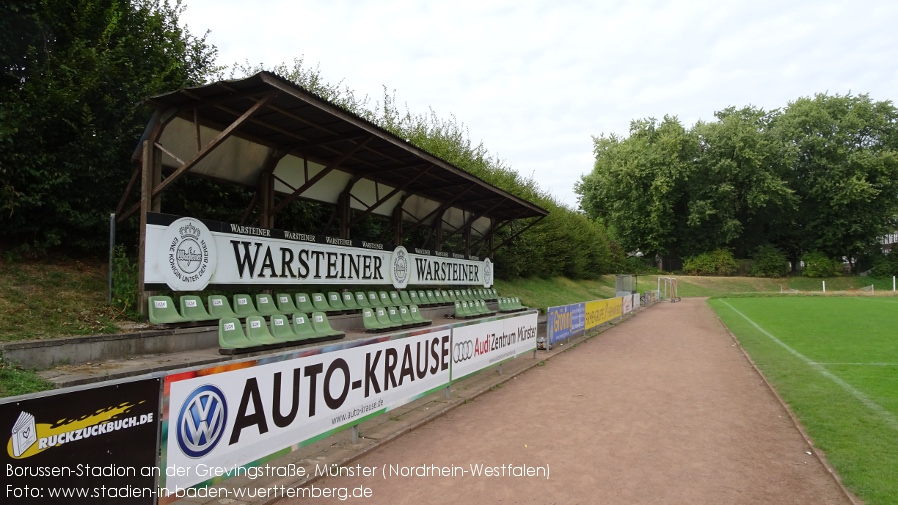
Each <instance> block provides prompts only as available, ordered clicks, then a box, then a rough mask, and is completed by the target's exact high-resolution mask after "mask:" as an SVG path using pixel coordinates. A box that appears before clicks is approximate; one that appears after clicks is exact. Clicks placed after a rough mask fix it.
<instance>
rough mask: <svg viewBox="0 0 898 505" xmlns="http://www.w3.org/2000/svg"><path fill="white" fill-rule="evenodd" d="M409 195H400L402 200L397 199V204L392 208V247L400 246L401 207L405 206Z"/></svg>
mask: <svg viewBox="0 0 898 505" xmlns="http://www.w3.org/2000/svg"><path fill="white" fill-rule="evenodd" d="M411 195H412V194H411V193H406V194H404V195H402V198H400V199H399V203H398V204H396V207H394V208H393V230H394V235H393V245H397V246H400V245H402V212H403V211H402V206H403V205H405V201H406V200H407V199H408V197H410V196H411Z"/></svg>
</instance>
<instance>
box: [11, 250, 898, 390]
mask: <svg viewBox="0 0 898 505" xmlns="http://www.w3.org/2000/svg"><path fill="white" fill-rule="evenodd" d="M106 276H107V267H106V264H105V263H103V262H101V261H73V260H59V261H52V260H44V261H8V260H3V259H0V342H10V341H16V340H32V339H44V338H57V337H66V336H78V335H97V334H108V333H119V332H122V331H126V330H125V329H124V328H128V327H133V326H134V323H135V320H134V319H133V318H130V317H128V316H126V315H125V314H122V313H121V312H119V311H118V310H116V309H114V308H112V307H109V306H108V305H107V304H106V296H107V295H106V289H107V279H106ZM677 278H678V279H679V294H680V296H681V297H690V296H723V295H727V296H739V295H748V294H754V295H757V294H765V295H766V294H775V293H779V292H780V286H784V287H786V288H790V289H799V290H802V291H820V288H821V281H820V280H819V279H805V278H800V277H799V278H789V279H755V278H737V277H731V278H709V277H684V276H678V277H677ZM870 283H871V280H870V279H867V278H855V277H840V278H834V279H828V280H827V290H828V291H836V290H853V289H858V288H860V287H861V286H864V285H869V284H870ZM656 285H657V276H640V277H639V278H638V283H637V289H638V290H639V291H640V292H643V291H646V290H649V289H654V288H655V287H656ZM496 288H497V289H498V290H499V293H500V294H502V295H504V296H518V297H520V298H521V301H522V302H523V303H524V305H527V306H530V307H538V308H540V309H542V310H545V308H546V307H549V306H554V305H564V304H568V303H575V302H580V301H587V300H595V299H600V298H608V297H612V296H614V276H604V277H602V278H601V279H598V280H581V281H572V280H569V279H564V278H555V279H517V280H514V281H497V282H496ZM876 289H877V290H881V291H885V290H891V279H882V280H878V281H876ZM42 385H43V386H44V387H50V386H49V384H45V383H43V382H42V381H41V380H40V378H39V377H37V376H36V375H34V374H33V373H29V372H27V371H21V370H17V369H15V368H14V367H11V366H9V365H8V364H3V362H2V361H0V396H9V395H13V394H19V393H22V392H27V391H31V390H35V389H36V388H40V387H42Z"/></svg>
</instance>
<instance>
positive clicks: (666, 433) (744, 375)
mask: <svg viewBox="0 0 898 505" xmlns="http://www.w3.org/2000/svg"><path fill="white" fill-rule="evenodd" d="M478 465H479V466H480V468H481V469H482V470H481V471H482V472H483V471H484V470H483V468H484V467H488V468H490V469H491V470H492V471H494V472H495V473H498V474H499V475H498V476H485V475H483V474H481V475H480V476H476V475H472V471H473V470H476V468H477V467H478ZM503 465H505V466H504V468H503ZM346 468H347V469H345V470H344V475H341V476H336V477H328V478H326V479H323V480H319V481H317V482H315V483H314V484H313V486H315V487H316V488H318V489H319V491H323V490H325V489H328V488H345V489H346V490H347V492H348V493H350V496H351V494H352V492H353V489H361V488H359V486H364V488H366V489H367V492H370V494H371V496H370V497H369V498H349V499H348V500H345V501H344V500H340V499H339V498H335V499H331V500H327V499H314V500H309V499H308V498H306V499H293V500H283V501H281V502H279V503H282V504H299V503H309V502H310V501H311V502H314V503H358V504H365V505H368V504H415V505H417V504H440V503H446V504H459V503H465V504H467V503H470V504H481V503H482V504H499V503H509V504H510V503H521V504H523V503H534V504H536V503H538V504H551V503H558V504H577V503H583V504H639V503H644V504H665V503H669V504H687V503H689V504H754V503H756V504H764V505H768V504H780V503H782V504H793V503H796V504H797V503H802V504H804V503H808V504H850V501H849V500H848V499H847V498H846V497H845V496H844V495H843V494H842V492H841V490H840V488H839V487H838V486H837V485H836V483H835V482H834V481H833V479H832V477H830V476H829V475H828V474H827V471H826V470H825V469H824V468H823V466H822V465H821V464H820V463H819V462H818V461H817V460H816V459H815V458H814V457H813V456H812V455H811V454H810V448H809V447H808V446H807V444H806V442H805V441H804V439H803V438H802V437H801V435H800V433H799V432H798V430H797V429H796V428H795V426H794V425H793V424H792V421H791V420H790V418H789V416H788V414H787V412H785V411H784V410H783V408H782V407H781V405H780V404H779V402H778V401H777V400H776V398H775V397H774V396H773V394H772V393H771V392H770V391H769V390H768V389H767V387H766V385H765V384H764V382H763V381H762V380H761V378H760V377H759V376H758V375H757V373H756V372H755V371H754V369H753V368H752V367H751V365H750V363H748V361H747V360H746V359H745V357H744V356H743V355H742V353H741V352H740V350H739V348H738V347H737V346H735V344H734V343H733V341H732V339H731V338H730V336H729V335H728V334H727V332H726V331H725V329H724V328H723V326H722V325H721V324H720V323H719V322H718V321H717V319H716V317H715V315H714V314H713V312H712V311H711V309H710V308H709V307H708V306H707V304H706V303H705V300H703V299H684V300H683V301H682V302H681V303H674V304H668V303H665V304H659V305H656V306H655V307H652V308H650V309H649V310H645V311H643V312H641V313H640V314H638V315H637V316H636V317H634V318H632V319H630V320H628V321H626V322H625V323H624V324H621V325H619V326H617V327H615V328H612V329H610V330H608V331H606V332H604V333H602V334H600V335H598V336H597V337H595V338H592V339H590V340H588V341H586V342H585V343H583V344H581V345H579V346H577V347H576V348H574V349H572V350H571V351H569V352H566V353H563V354H561V355H559V356H556V357H554V358H552V359H551V360H548V361H546V364H545V366H542V367H537V368H535V369H532V370H531V371H528V372H526V373H523V374H521V375H519V376H517V377H516V378H515V380H512V381H510V382H508V383H506V384H505V385H504V386H503V387H501V388H498V389H496V390H495V391H493V392H491V393H489V394H486V395H483V396H481V397H479V398H478V399H477V400H475V401H472V402H470V403H469V404H468V405H464V406H461V407H459V408H457V409H455V410H453V411H451V412H449V413H448V414H447V415H445V416H443V417H441V418H439V419H437V420H436V421H434V422H431V423H429V424H427V425H425V426H423V427H422V428H420V429H418V430H416V431H414V432H412V433H410V434H408V435H406V436H404V437H401V438H400V439H398V440H397V441H395V442H393V443H391V444H389V445H387V446H385V447H382V448H380V449H378V450H376V451H373V452H371V453H369V454H367V455H365V456H364V457H362V458H360V459H359V460H358V461H356V462H355V463H353V466H351V467H346ZM350 470H351V471H350ZM390 470H396V471H398V472H399V473H400V474H402V473H410V474H412V475H410V476H390V475H389V474H388V475H387V478H384V472H389V471H390ZM366 471H369V472H371V473H373V474H374V475H373V476H370V477H365V476H347V475H345V474H346V473H356V474H364V473H365V472H366ZM503 472H504V473H505V474H506V475H505V476H502V475H501V474H502V473H503ZM522 472H523V473H524V474H526V473H527V472H531V473H535V474H536V475H532V476H513V475H512V476H510V475H508V474H509V473H512V474H517V473H522ZM546 472H547V473H548V478H546V477H545V475H544V474H545V473H546ZM441 473H447V474H448V475H445V476H443V475H440V474H441ZM414 474H419V475H414ZM420 474H425V475H420ZM325 492H326V491H325ZM360 492H361V491H357V493H360Z"/></svg>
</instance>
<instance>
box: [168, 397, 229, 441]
mask: <svg viewBox="0 0 898 505" xmlns="http://www.w3.org/2000/svg"><path fill="white" fill-rule="evenodd" d="M227 419H228V405H227V403H225V396H224V393H222V392H221V390H220V389H218V388H217V387H215V386H212V385H209V384H206V385H205V386H200V387H198V388H196V389H194V390H193V392H192V393H190V395H189V396H188V397H187V399H186V400H184V404H183V405H182V406H181V412H180V413H179V414H178V425H177V428H176V429H177V434H178V446H179V447H181V451H182V452H183V453H184V454H186V455H187V456H188V457H191V458H200V457H203V456H205V455H206V454H209V452H210V451H211V450H212V449H214V448H215V446H216V445H217V444H218V441H219V440H221V437H222V435H224V431H225V424H226V423H227Z"/></svg>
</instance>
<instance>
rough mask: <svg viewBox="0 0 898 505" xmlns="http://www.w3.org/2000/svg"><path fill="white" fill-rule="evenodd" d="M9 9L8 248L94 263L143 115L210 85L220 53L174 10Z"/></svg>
mask: <svg viewBox="0 0 898 505" xmlns="http://www.w3.org/2000/svg"><path fill="white" fill-rule="evenodd" d="M0 9H2V10H0V23H2V25H0V33H2V34H3V35H2V37H3V42H4V45H3V52H2V53H0V55H2V57H3V61H2V62H0V66H2V69H0V70H2V81H0V86H2V87H0V146H2V149H0V212H2V214H0V216H2V217H0V223H2V224H0V241H3V242H5V243H6V244H7V246H20V247H21V246H23V245H24V246H30V247H36V248H39V249H47V248H52V247H55V246H62V245H64V246H65V247H66V249H67V250H68V251H85V252H86V251H95V250H97V249H99V248H100V247H102V245H103V244H104V243H105V238H104V237H105V235H106V233H105V230H106V222H107V217H108V212H110V211H111V210H113V209H114V208H115V205H116V203H117V201H118V198H119V197H120V196H121V193H122V191H123V189H124V187H125V184H126V183H127V181H128V178H129V177H130V175H131V171H132V165H131V162H130V157H131V153H132V152H133V151H134V148H135V145H136V141H137V139H139V138H140V135H141V132H142V130H143V128H144V126H145V125H146V123H147V121H148V119H149V114H150V112H149V109H147V108H145V107H143V106H141V105H140V103H141V102H142V101H143V99H145V98H146V97H148V96H152V95H155V94H159V93H162V92H167V91H171V90H172V89H177V88H178V87H182V86H189V85H197V84H201V83H202V82H204V80H205V79H206V78H207V77H208V76H210V75H211V74H212V73H213V72H215V71H216V70H217V69H216V67H215V66H214V60H215V56H216V50H215V48H214V47H213V46H211V45H209V44H208V43H207V42H206V40H205V36H203V37H195V36H193V35H191V34H190V33H189V32H188V31H187V30H186V29H184V28H181V27H180V26H179V24H178V16H179V14H180V13H181V12H182V11H183V9H182V7H181V5H180V3H175V4H171V3H170V2H169V0H42V1H40V2H38V1H30V0H25V1H19V2H13V3H12V4H9V3H7V4H4V5H3V7H0ZM7 43H8V45H7Z"/></svg>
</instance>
